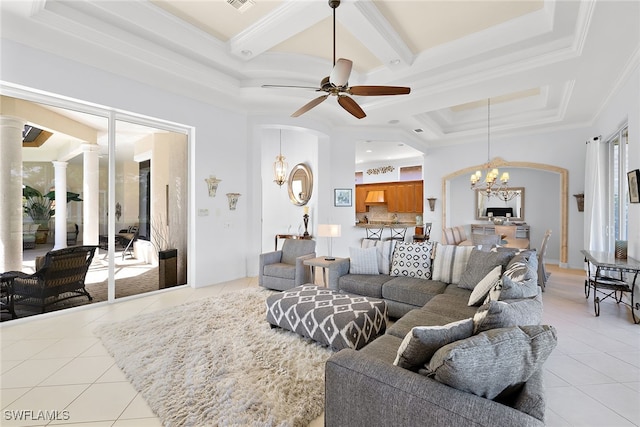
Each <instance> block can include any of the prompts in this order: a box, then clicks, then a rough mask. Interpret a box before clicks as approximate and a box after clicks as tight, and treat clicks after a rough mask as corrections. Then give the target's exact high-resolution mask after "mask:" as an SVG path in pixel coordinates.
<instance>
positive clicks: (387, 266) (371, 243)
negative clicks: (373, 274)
mask: <svg viewBox="0 0 640 427" xmlns="http://www.w3.org/2000/svg"><path fill="white" fill-rule="evenodd" d="M361 246H362V247H363V248H371V247H375V248H376V250H377V255H378V272H379V273H380V274H389V272H390V271H391V257H392V256H393V250H394V248H395V246H396V240H393V239H390V240H375V239H362V243H361Z"/></svg>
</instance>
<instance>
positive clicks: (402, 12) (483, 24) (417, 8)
mask: <svg viewBox="0 0 640 427" xmlns="http://www.w3.org/2000/svg"><path fill="white" fill-rule="evenodd" d="M374 3H375V5H376V7H377V8H378V9H379V10H380V12H382V14H383V15H384V16H385V17H386V18H387V20H388V21H389V23H390V24H391V25H392V26H393V27H394V28H395V30H396V31H397V32H398V34H400V36H401V37H402V38H403V39H404V41H405V43H407V45H408V46H409V48H410V49H411V50H412V51H413V53H414V54H419V53H421V52H424V51H425V50H428V49H431V48H433V47H435V46H438V45H441V44H444V43H447V42H450V41H453V40H457V39H460V38H463V37H465V36H468V35H470V34H473V33H476V32H478V31H482V30H486V29H487V28H490V27H492V26H494V25H497V24H500V23H502V22H505V21H508V20H511V19H514V18H517V17H519V16H523V15H526V14H528V13H531V12H535V11H537V10H539V9H542V7H543V6H544V2H543V1H542V0H538V1H528V0H520V1H450V0H449V1H388V0H387V1H381V0H374Z"/></svg>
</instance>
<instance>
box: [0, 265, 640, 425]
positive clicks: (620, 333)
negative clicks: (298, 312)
mask: <svg viewBox="0 0 640 427" xmlns="http://www.w3.org/2000/svg"><path fill="white" fill-rule="evenodd" d="M550 271H551V272H552V275H551V278H550V280H549V284H548V287H547V291H546V292H545V293H544V303H545V323H548V324H551V325H554V326H555V327H556V328H557V330H558V337H559V338H558V347H557V348H556V350H555V351H554V353H553V354H552V355H551V357H550V359H549V360H548V361H547V363H546V365H545V368H546V384H547V402H548V404H547V425H549V426H598V427H602V426H634V425H635V426H640V325H634V324H633V323H632V322H631V320H630V319H631V316H630V314H629V309H628V308H626V307H624V306H618V305H616V304H615V302H613V301H611V300H608V301H605V302H603V304H602V309H601V315H600V317H598V318H596V317H594V315H593V303H592V301H593V300H592V299H589V301H586V300H585V298H584V291H583V283H584V278H583V276H582V274H581V273H580V272H576V271H568V270H558V269H552V268H550ZM248 286H257V279H256V278H248V279H241V280H236V281H232V282H228V283H224V284H219V285H214V286H210V287H207V288H200V289H191V288H189V287H181V288H177V289H171V290H167V291H165V292H161V293H157V294H154V295H147V296H142V297H138V298H131V299H128V300H124V301H120V302H118V303H115V304H107V303H101V304H95V305H92V306H86V307H78V308H77V309H72V310H67V311H65V312H57V313H51V314H47V315H44V316H39V317H38V318H30V319H25V320H24V321H22V320H18V321H12V322H10V323H5V324H3V325H1V327H0V334H1V338H0V353H1V361H2V362H1V365H0V386H1V391H0V392H1V394H0V406H2V414H1V420H0V424H1V425H3V426H16V425H33V426H41V425H57V426H62V425H73V426H76V427H78V426H142V427H144V426H160V425H161V424H160V422H159V420H158V419H157V418H156V417H155V416H154V415H153V413H152V412H151V410H150V409H149V407H148V405H147V404H146V403H145V401H144V400H143V399H142V398H141V396H140V395H139V394H138V393H137V392H136V390H135V389H134V388H133V387H132V386H131V385H130V384H129V382H128V381H127V379H126V378H125V376H124V374H123V373H122V372H121V371H120V369H119V368H118V367H117V366H116V365H115V364H114V360H113V358H112V357H111V356H109V354H107V352H106V350H105V349H104V347H103V346H102V344H101V343H100V341H99V340H98V339H97V338H96V337H94V336H93V333H92V331H93V329H94V328H95V327H96V326H97V325H98V324H100V323H103V322H110V321H114V320H122V319H125V318H128V317H131V316H135V315H137V314H139V313H143V312H150V311H156V310H161V309H163V308H166V307H169V306H173V305H177V304H181V303H184V302H186V301H189V300H193V299H198V298H205V297H209V296H213V295H217V294H220V293H223V292H227V291H232V290H238V289H242V288H244V287H248ZM28 410H31V411H34V412H33V415H34V416H35V415H37V414H36V412H35V411H38V410H48V411H56V410H57V411H58V414H57V415H58V418H59V419H58V420H54V421H51V422H49V421H41V420H33V421H30V422H25V421H22V422H18V421H16V420H13V419H11V418H12V416H13V415H16V414H18V413H19V412H16V411H28ZM65 411H66V412H65ZM22 413H23V414H24V412H22ZM322 424H323V422H322V417H320V418H319V419H317V420H315V421H314V422H313V423H312V425H314V426H315V425H318V426H320V425H322Z"/></svg>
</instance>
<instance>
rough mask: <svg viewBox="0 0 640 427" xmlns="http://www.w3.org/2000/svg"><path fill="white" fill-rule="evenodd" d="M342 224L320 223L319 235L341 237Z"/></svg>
mask: <svg viewBox="0 0 640 427" xmlns="http://www.w3.org/2000/svg"><path fill="white" fill-rule="evenodd" d="M340 232H341V226H340V224H318V237H340Z"/></svg>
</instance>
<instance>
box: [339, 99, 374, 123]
mask: <svg viewBox="0 0 640 427" xmlns="http://www.w3.org/2000/svg"><path fill="white" fill-rule="evenodd" d="M338 104H340V105H341V106H342V108H344V109H345V110H347V111H348V112H349V113H351V115H353V116H354V117H357V118H358V119H362V118H364V117H366V116H367V115H366V114H365V113H364V111H362V108H360V106H359V105H358V103H357V102H356V101H354V100H353V98H349V97H348V96H346V95H340V96H339V97H338Z"/></svg>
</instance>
